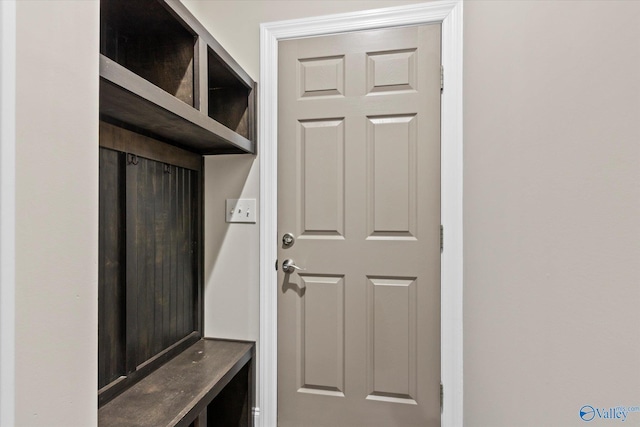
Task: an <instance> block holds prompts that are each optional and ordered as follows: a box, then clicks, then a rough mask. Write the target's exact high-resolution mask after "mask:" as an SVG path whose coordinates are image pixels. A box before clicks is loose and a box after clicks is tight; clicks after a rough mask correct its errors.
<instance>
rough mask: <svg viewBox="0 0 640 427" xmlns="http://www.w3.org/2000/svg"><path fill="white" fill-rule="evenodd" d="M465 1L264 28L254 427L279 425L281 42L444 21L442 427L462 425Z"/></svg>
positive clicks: (455, 0) (435, 3) (312, 19)
mask: <svg viewBox="0 0 640 427" xmlns="http://www.w3.org/2000/svg"><path fill="white" fill-rule="evenodd" d="M462 7H463V6H462V0H444V1H434V2H429V3H422V4H414V5H408V6H401V7H393V8H385V9H377V10H371V11H361V12H352V13H346V14H338V15H328V16H322V17H313V18H306V19H296V20H291V21H281V22H273V23H264V24H261V26H260V54H261V61H260V85H259V104H258V105H259V106H258V114H259V121H258V141H260V146H259V162H260V201H261V203H260V208H259V216H260V224H261V226H260V338H259V341H258V360H259V381H258V383H259V386H258V390H257V396H256V397H257V399H256V401H257V407H256V408H254V421H255V425H256V426H258V427H276V425H277V414H278V411H277V408H278V407H277V277H276V270H275V263H276V259H277V208H278V207H277V170H278V169H277V167H278V165H277V158H278V156H277V140H278V138H277V136H278V129H277V122H278V117H277V111H278V88H277V81H278V42H279V40H284V39H289V38H299V37H309V36H318V35H327V34H337V33H342V32H349V31H357V30H365V29H376V28H389V27H396V26H405V25H419V24H428V23H434V22H440V23H442V64H443V68H444V91H443V93H442V119H441V120H442V124H441V129H442V136H441V141H442V159H441V162H442V168H441V173H442V207H441V209H442V210H441V218H442V224H443V226H444V251H443V252H442V259H441V286H442V291H441V313H442V314H441V316H442V317H441V340H442V341H441V357H442V365H441V371H442V372H441V378H442V383H443V387H444V405H443V410H442V418H441V420H442V421H441V422H442V426H456V427H457V426H460V427H461V426H462V425H463V401H462V398H463V381H462V380H463V376H462V367H463V365H462V345H463V337H462V283H463V281H462V267H463V263H462V248H463V246H462V244H463V241H462V183H463V181H462V154H463V151H462V141H463V139H462V17H463V13H462V12H463V11H462Z"/></svg>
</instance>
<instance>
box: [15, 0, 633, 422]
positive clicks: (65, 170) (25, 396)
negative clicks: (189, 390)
mask: <svg viewBox="0 0 640 427" xmlns="http://www.w3.org/2000/svg"><path fill="white" fill-rule="evenodd" d="M185 3H186V4H187V6H188V7H189V8H191V9H192V10H193V12H194V13H195V14H196V15H197V16H198V17H199V18H200V19H201V20H202V21H203V23H204V24H205V25H206V26H207V27H208V28H209V29H210V31H211V33H212V34H213V35H214V36H215V37H216V38H217V39H218V40H219V41H220V42H221V43H222V45H223V46H224V47H225V48H226V49H228V50H229V52H230V53H231V54H232V55H234V56H235V57H236V58H237V59H238V61H239V62H240V64H241V65H242V66H243V67H245V68H246V69H247V70H248V71H249V73H250V74H251V75H252V76H253V77H254V78H256V79H257V78H258V66H259V55H258V46H259V32H258V24H259V23H260V22H268V21H274V20H283V19H290V18H297V17H303V16H312V15H321V14H328V13H338V12H345V11H350V10H357V9H368V8H374V7H385V6H389V5H392V4H405V3H412V2H391V1H367V2H359V1H348V2H347V1H337V2H319V1H317V2H316V1H313V2H302V1H298V2H294V1H278V2H261V1H243V2H228V1H207V2H205V1H195V0H188V1H185ZM464 19H465V23H464V31H465V53H464V67H465V73H464V79H465V80H464V84H465V109H464V114H465V123H464V126H465V152H464V156H465V157H464V161H465V168H464V173H465V193H464V203H465V235H464V238H465V264H464V265H465V271H464V273H465V301H464V303H465V330H464V333H465V354H464V361H465V377H464V378H465V425H466V426H470V427H473V426H478V427H501V426H505V427H507V426H514V425H517V426H536V427H537V426H541V425H554V426H556V425H557V426H571V425H582V424H583V423H582V421H580V420H579V418H578V410H579V408H580V406H582V405H583V404H591V405H594V406H599V407H609V406H614V405H640V366H639V365H638V361H639V360H640V334H639V333H638V328H639V325H640V310H638V305H639V303H640V286H639V284H640V243H639V242H640V221H639V220H638V218H640V185H639V184H638V183H639V182H640V167H639V166H638V164H639V163H638V161H639V159H640V124H639V123H640V79H638V76H639V75H640V27H638V25H637V22H640V3H639V2H595V1H593V2H591V1H590V2H586V1H585V2H531V3H528V2H490V1H487V2H484V1H468V2H466V3H465V15H464ZM17 20H18V22H17V24H18V34H17V43H18V54H17V55H18V57H17V62H18V64H17V65H18V68H17V72H18V82H17V98H18V103H17V108H16V114H17V177H16V187H17V201H16V208H17V212H16V216H17V227H16V239H17V242H16V259H17V265H16V275H17V295H16V312H17V319H16V322H17V326H16V356H17V364H16V384H17V386H16V405H17V410H16V416H17V423H18V425H20V426H48V427H49V426H54V427H55V426H76V425H78V426H80V425H82V426H85V425H86V426H90V425H95V423H96V397H95V391H96V388H97V378H96V372H97V366H96V364H97V334H96V331H97V222H98V217H97V207H98V200H97V165H98V162H97V108H98V103H97V94H98V79H97V77H96V76H97V73H98V70H97V54H96V52H97V51H98V27H99V25H98V7H97V2H95V1H55V2H51V1H20V2H19V5H18V17H17ZM258 173H259V172H258V165H257V159H256V158H254V157H251V156H221V157H215V158H214V157H211V158H208V159H207V161H206V180H207V186H208V190H207V194H206V212H207V218H206V226H207V236H206V254H205V257H206V263H205V264H206V269H207V271H206V280H207V283H206V286H207V291H206V300H207V314H206V333H207V334H208V335H216V336H228V337H233V338H247V339H256V338H257V335H258V252H257V248H258V225H242V224H234V225H232V226H228V225H227V224H225V223H224V199H225V198H236V197H239V196H242V197H251V198H258V186H259V182H258ZM632 417H633V418H632ZM632 423H637V424H640V414H631V415H629V420H628V421H627V424H626V425H633V424H632ZM591 424H592V425H608V424H607V423H599V424H598V423H595V422H592V423H591Z"/></svg>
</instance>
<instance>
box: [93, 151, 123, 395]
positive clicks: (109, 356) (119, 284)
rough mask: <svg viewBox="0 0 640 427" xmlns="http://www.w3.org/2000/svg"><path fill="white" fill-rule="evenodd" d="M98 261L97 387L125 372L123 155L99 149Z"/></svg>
mask: <svg viewBox="0 0 640 427" xmlns="http://www.w3.org/2000/svg"><path fill="white" fill-rule="evenodd" d="M99 157H100V158H99V162H100V163H99V165H100V166H99V167H100V172H99V174H100V184H99V185H100V188H99V205H100V208H99V211H100V217H99V224H100V225H99V230H100V231H99V232H100V235H99V243H98V252H99V258H98V259H99V262H98V277H99V279H98V300H99V306H98V319H99V321H98V326H99V329H98V367H99V371H98V387H99V388H102V387H104V386H105V385H107V384H108V383H110V382H111V381H113V380H115V379H117V378H118V377H120V376H121V375H124V373H125V367H124V281H123V280H122V279H123V276H122V268H123V262H122V257H121V253H122V252H121V249H122V236H123V234H122V226H123V223H122V216H123V212H122V203H121V198H122V191H121V188H122V187H121V183H122V172H123V162H124V157H123V155H122V154H121V153H118V152H116V151H112V150H107V149H100V154H99Z"/></svg>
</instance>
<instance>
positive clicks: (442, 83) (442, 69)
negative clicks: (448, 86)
mask: <svg viewBox="0 0 640 427" xmlns="http://www.w3.org/2000/svg"><path fill="white" fill-rule="evenodd" d="M442 92H444V67H443V66H442V65H441V66H440V93H442Z"/></svg>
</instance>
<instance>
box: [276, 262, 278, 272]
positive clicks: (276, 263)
mask: <svg viewBox="0 0 640 427" xmlns="http://www.w3.org/2000/svg"><path fill="white" fill-rule="evenodd" d="M276 271H278V260H277V259H276Z"/></svg>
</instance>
